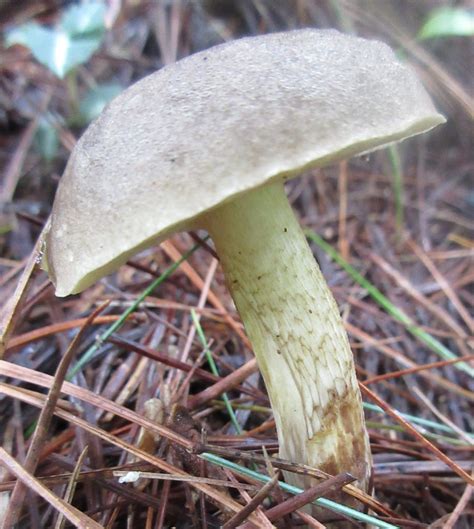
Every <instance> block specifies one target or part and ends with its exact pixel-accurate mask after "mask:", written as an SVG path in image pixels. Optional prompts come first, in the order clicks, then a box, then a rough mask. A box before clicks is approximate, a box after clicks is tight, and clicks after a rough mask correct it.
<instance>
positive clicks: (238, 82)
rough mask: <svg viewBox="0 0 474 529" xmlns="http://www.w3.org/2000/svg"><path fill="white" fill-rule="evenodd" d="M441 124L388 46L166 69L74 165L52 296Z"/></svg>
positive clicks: (109, 118)
mask: <svg viewBox="0 0 474 529" xmlns="http://www.w3.org/2000/svg"><path fill="white" fill-rule="evenodd" d="M443 121H444V118H443V116H441V115H440V114H439V113H438V112H437V111H436V109H435V108H434V106H433V103H432V101H431V99H430V97H429V96H428V94H427V93H426V91H425V90H424V88H423V86H422V85H421V83H420V82H419V81H418V79H417V78H416V76H415V74H414V73H413V71H412V70H411V69H410V68H409V67H407V66H406V65H403V64H401V63H400V62H399V61H398V59H397V58H396V57H395V55H394V53H393V52H392V50H391V49H390V48H389V47H388V46H387V45H385V44H382V43H380V42H377V41H370V40H365V39H362V38H358V37H354V36H349V35H344V34H341V33H339V32H337V31H335V30H315V29H305V30H296V31H290V32H285V33H275V34H269V35H264V36H258V37H250V38H244V39H241V40H236V41H232V42H230V43H226V44H223V45H219V46H216V47H214V48H211V49H209V50H206V51H203V52H200V53H196V54H195V55H192V56H190V57H187V58H185V59H182V60H180V61H178V62H176V63H174V64H171V65H169V66H165V67H164V68H162V69H161V70H159V71H157V72H156V73H153V74H152V75H149V76H148V77H146V78H144V79H142V80H141V81H139V82H137V83H136V84H134V85H132V86H131V87H129V88H128V89H127V90H125V91H124V92H123V93H122V94H121V95H119V96H118V97H117V98H116V99H114V100H113V101H112V102H111V103H110V104H109V105H108V106H107V107H106V109H105V110H104V111H103V113H102V114H101V115H100V116H99V117H98V119H97V120H96V121H95V122H93V123H92V124H91V125H90V126H89V128H88V129H87V130H86V132H85V133H84V135H83V136H82V137H81V138H80V140H79V141H78V142H77V145H76V147H75V148H74V151H73V152H72V154H71V157H70V159H69V162H68V164H67V167H66V170H65V173H64V175H63V177H62V179H61V182H60V185H59V188H58V192H57V195H56V199H55V203H54V206H53V212H52V217H51V228H50V231H49V234H48V235H47V238H46V257H47V265H46V266H47V268H48V270H49V273H50V276H51V277H52V280H53V282H54V283H55V284H56V295H58V296H65V295H68V294H71V293H76V292H79V291H81V290H83V289H84V288H86V287H88V286H89V285H91V284H92V283H94V282H95V281H97V280H98V279H99V278H100V277H102V276H104V275H106V274H108V273H110V272H112V271H113V270H115V269H116V268H117V267H118V266H119V265H120V264H122V263H124V262H125V261H126V260H127V259H128V258H129V257H130V256H131V255H133V254H134V253H136V252H137V251H139V250H141V249H143V248H145V247H147V246H150V245H152V244H154V243H156V242H158V241H159V240H162V239H164V238H165V237H166V236H168V235H170V234H171V233H172V232H175V231H177V230H181V229H186V228H196V227H198V226H199V215H200V214H202V213H204V212H208V211H209V210H212V209H213V208H215V207H216V206H218V205H219V204H222V203H223V202H225V201H228V200H232V199H233V197H236V196H238V195H239V194H241V193H245V192H248V191H250V190H251V189H254V188H256V187H258V186H261V185H264V184H265V183H266V182H269V181H271V180H273V179H275V178H284V179H286V178H289V177H292V176H294V175H296V174H297V173H298V172H300V171H302V170H303V169H305V168H308V167H311V166H323V165H327V164H329V163H331V162H334V161H336V160H340V159H343V158H348V157H350V156H353V155H356V154H360V153H364V152H369V151H372V150H375V149H378V148H380V147H382V146H384V145H387V144H389V143H392V142H395V141H398V140H401V139H403V138H406V137H409V136H412V135H415V134H418V133H421V132H423V131H426V130H428V129H430V128H432V127H434V126H436V125H437V124H439V123H442V122H443Z"/></svg>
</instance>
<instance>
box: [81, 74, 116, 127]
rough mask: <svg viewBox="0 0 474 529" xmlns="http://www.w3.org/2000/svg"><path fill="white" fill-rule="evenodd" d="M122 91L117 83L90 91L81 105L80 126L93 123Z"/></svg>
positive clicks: (107, 84)
mask: <svg viewBox="0 0 474 529" xmlns="http://www.w3.org/2000/svg"><path fill="white" fill-rule="evenodd" d="M122 90H123V88H122V86H120V85H119V84H117V83H106V84H102V85H98V86H96V87H94V88H92V89H91V90H89V92H87V94H86V95H85V97H84V99H83V100H82V101H81V102H80V104H79V119H78V121H79V124H80V125H86V124H88V123H90V122H91V121H93V120H94V119H95V118H96V117H97V116H98V115H99V114H100V113H101V112H102V110H103V109H104V107H105V105H107V103H109V102H110V101H112V99H113V98H114V97H115V96H117V95H118V94H120V92H121V91H122Z"/></svg>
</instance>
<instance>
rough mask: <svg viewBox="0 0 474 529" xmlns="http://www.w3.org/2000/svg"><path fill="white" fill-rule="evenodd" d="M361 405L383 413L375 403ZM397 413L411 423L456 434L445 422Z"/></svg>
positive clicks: (468, 435)
mask: <svg viewBox="0 0 474 529" xmlns="http://www.w3.org/2000/svg"><path fill="white" fill-rule="evenodd" d="M362 405H363V406H364V409H366V410H370V411H375V412H376V413H382V414H384V413H385V412H384V410H383V409H382V408H380V407H379V406H377V405H376V404H371V403H369V402H364V403H363V404H362ZM397 413H399V414H400V415H401V416H402V417H404V418H405V419H406V420H407V421H410V422H411V423H413V424H418V425H420V426H423V427H426V428H432V429H433V430H438V431H440V432H446V433H450V434H455V435H457V432H456V430H454V429H453V428H451V427H450V426H448V425H447V424H440V423H438V422H434V421H430V420H429V419H423V418H422V417H417V416H416V415H410V414H409V413H402V412H397ZM463 433H464V434H465V435H466V436H467V437H471V438H472V439H474V434H470V433H467V432H463Z"/></svg>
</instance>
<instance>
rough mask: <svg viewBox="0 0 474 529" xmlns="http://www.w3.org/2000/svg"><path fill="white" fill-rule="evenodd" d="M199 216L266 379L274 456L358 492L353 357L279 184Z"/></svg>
mask: <svg viewBox="0 0 474 529" xmlns="http://www.w3.org/2000/svg"><path fill="white" fill-rule="evenodd" d="M203 219H204V227H205V228H206V229H207V230H208V231H209V233H210V235H211V237H212V238H213V240H214V243H215V245H216V249H217V253H218V255H219V257H220V260H221V264H222V267H223V269H224V272H225V276H226V281H227V284H228V287H229V289H230V291H231V294H232V296H233V299H234V301H235V304H236V306H237V309H238V311H239V313H240V315H241V318H242V320H243V322H244V325H245V329H246V331H247V334H248V336H249V338H250V340H251V342H252V345H253V348H254V352H255V355H256V357H257V361H258V364H259V367H260V370H261V372H262V375H263V378H264V380H265V384H266V387H267V391H268V395H269V397H270V401H271V404H272V409H273V413H274V416H275V422H276V427H277V432H278V439H279V443H280V456H281V457H283V458H285V459H290V460H292V461H294V462H297V463H304V464H307V465H311V466H313V467H316V468H319V469H322V470H324V471H326V472H328V473H330V474H337V473H339V472H343V471H347V472H351V473H352V474H353V475H354V476H356V477H357V479H358V482H359V485H360V486H361V487H363V488H366V487H367V484H368V479H369V473H370V466H371V457H370V447H369V443H368V436H367V432H366V429H365V424H364V416H363V411H362V404H361V397H360V393H359V389H358V385H357V380H356V376H355V369H354V361H353V357H352V352H351V350H350V346H349V342H348V339H347V335H346V332H345V330H344V327H343V323H342V320H341V317H340V314H339V311H338V308H337V306H336V303H335V300H334V298H333V296H332V294H331V292H330V290H329V288H328V286H327V284H326V282H325V280H324V278H323V276H322V274H321V271H320V270H319V267H318V265H317V263H316V261H315V259H314V256H313V254H312V252H311V250H310V248H309V246H308V243H307V241H306V239H305V237H304V234H303V232H302V230H301V228H300V226H299V224H298V222H297V220H296V218H295V216H294V214H293V211H292V209H291V207H290V205H289V203H288V200H287V198H286V195H285V191H284V188H283V184H282V183H273V184H270V185H267V186H265V187H262V188H259V189H257V190H254V191H252V192H250V193H247V194H245V195H242V196H240V197H239V198H237V199H235V200H233V201H232V202H229V203H227V204H224V205H222V206H220V207H219V208H217V209H215V210H213V211H212V212H211V213H208V214H206V215H205V216H204V217H203ZM286 478H287V480H289V481H290V482H292V483H293V484H296V485H299V486H305V485H309V484H310V481H309V480H305V479H304V478H301V477H300V478H298V476H296V475H293V476H287V477H286Z"/></svg>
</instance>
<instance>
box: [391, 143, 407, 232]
mask: <svg viewBox="0 0 474 529" xmlns="http://www.w3.org/2000/svg"><path fill="white" fill-rule="evenodd" d="M388 157H389V159H390V165H391V166H392V188H393V196H394V197H395V227H396V230H397V235H398V236H400V234H401V233H402V230H403V223H404V207H405V193H404V187H403V172H402V163H401V160H400V153H399V152H398V148H397V147H396V146H395V145H391V146H390V147H389V148H388Z"/></svg>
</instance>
